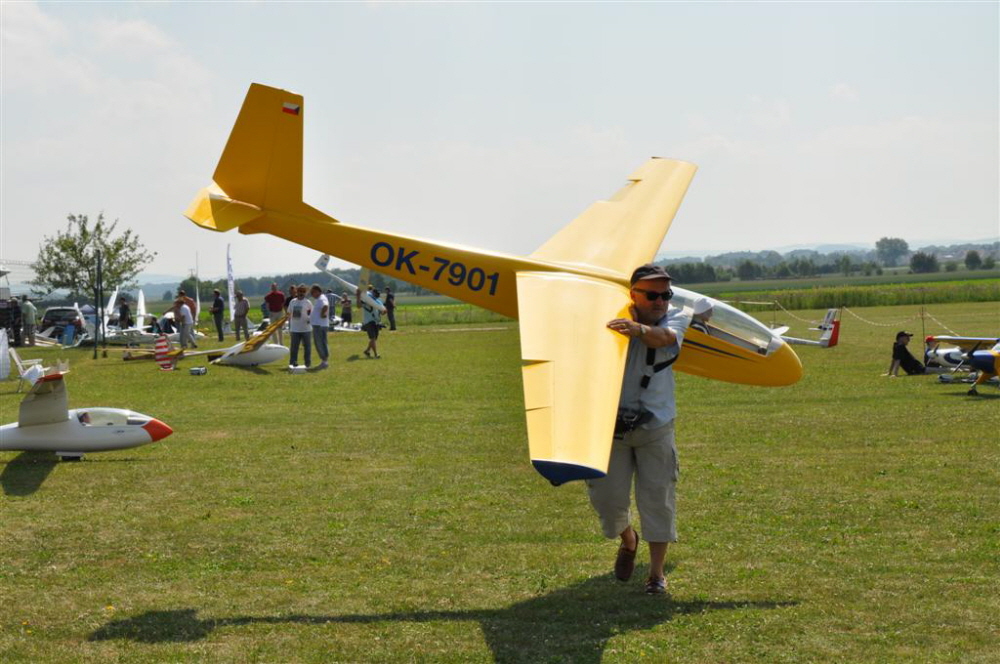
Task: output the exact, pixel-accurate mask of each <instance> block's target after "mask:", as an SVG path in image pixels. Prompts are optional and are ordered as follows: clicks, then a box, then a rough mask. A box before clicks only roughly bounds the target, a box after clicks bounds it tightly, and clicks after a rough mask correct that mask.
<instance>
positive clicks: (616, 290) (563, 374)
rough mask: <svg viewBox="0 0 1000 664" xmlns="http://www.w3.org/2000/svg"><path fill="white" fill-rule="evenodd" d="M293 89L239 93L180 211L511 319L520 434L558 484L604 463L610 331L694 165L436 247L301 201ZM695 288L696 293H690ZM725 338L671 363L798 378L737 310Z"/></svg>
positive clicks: (725, 322)
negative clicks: (496, 242) (516, 339)
mask: <svg viewBox="0 0 1000 664" xmlns="http://www.w3.org/2000/svg"><path fill="white" fill-rule="evenodd" d="M304 119H305V105H304V103H303V98H302V96H301V95H298V94H295V93H292V92H287V91H285V90H280V89H277V88H272V87H268V86H264V85H260V84H256V83H255V84H252V85H251V86H250V90H249V91H248V92H247V96H246V99H245V100H244V102H243V107H242V109H241V110H240V113H239V116H238V117H237V120H236V124H235V126H234V127H233V130H232V133H231V134H230V136H229V141H228V142H227V143H226V147H225V150H224V151H223V153H222V157H221V159H220V160H219V164H218V166H217V167H216V169H215V173H214V175H213V178H212V179H213V182H212V184H210V185H209V186H208V187H206V188H205V189H203V190H201V191H200V192H199V193H198V194H197V196H196V197H195V199H194V201H193V202H192V203H191V205H190V206H189V207H188V209H187V210H186V211H185V213H184V214H185V216H187V217H188V218H189V219H190V220H191V221H193V222H194V223H195V224H197V225H199V226H201V227H202V228H206V229H209V230H213V231H219V232H225V231H229V230H232V229H234V228H238V229H239V232H240V233H269V234H272V235H275V236H278V237H282V238H285V239H287V240H290V241H292V242H295V243H297V244H301V245H304V246H307V247H311V248H314V249H316V250H318V251H320V252H323V253H330V254H333V255H335V256H337V257H338V258H341V259H343V260H346V261H349V262H351V263H355V264H358V265H362V266H365V267H368V268H371V269H374V270H377V271H379V272H381V273H383V274H386V275H389V276H391V277H393V278H397V279H401V280H404V281H408V282H410V283H414V284H417V285H419V286H422V287H424V288H427V289H430V290H433V291H436V292H438V293H441V294H443V295H448V296H450V297H454V298H457V299H460V300H463V301H466V302H469V303H472V304H474V305H477V306H480V307H483V308H485V309H489V310H491V311H495V312H497V313H500V314H503V315H505V316H509V317H511V318H516V319H518V320H519V324H520V333H521V357H522V360H523V366H522V376H523V381H524V401H525V411H526V417H527V428H528V443H529V448H530V454H531V459H532V463H533V464H534V466H535V468H536V469H538V471H539V472H540V473H541V474H542V475H544V476H545V477H546V478H547V479H549V480H550V481H551V482H553V483H554V484H560V483H562V482H566V481H569V480H575V479H586V478H594V477H601V476H603V475H604V474H605V472H606V471H607V465H608V458H609V453H610V447H611V442H612V432H613V430H614V422H615V415H616V412H617V406H618V398H619V391H620V386H621V381H622V376H623V374H624V367H625V357H626V351H627V345H628V340H627V339H625V338H624V337H622V336H621V335H619V334H616V333H614V332H612V331H611V330H609V329H608V328H607V327H606V323H607V322H608V321H609V320H611V319H613V318H616V317H623V316H627V315H628V305H629V303H630V298H629V277H630V275H631V273H632V271H633V270H634V269H635V268H636V267H637V266H639V265H641V264H644V263H648V262H649V261H651V260H652V259H653V257H654V254H655V253H656V251H657V250H658V249H659V247H660V244H661V242H662V241H663V237H664V235H665V234H666V232H667V230H668V228H669V227H670V223H671V221H672V220H673V218H674V215H675V213H676V212H677V209H678V207H679V206H680V204H681V200H682V198H683V197H684V193H685V192H686V191H687V187H688V184H689V183H690V182H691V179H692V177H693V176H694V172H695V170H696V167H695V166H694V164H690V163H686V162H683V161H676V160H672V159H658V158H654V159H650V160H649V161H647V162H646V163H644V164H643V165H642V166H640V167H639V168H638V169H637V170H636V171H635V172H634V173H632V175H631V176H629V178H628V182H627V184H626V185H625V186H624V187H623V188H622V189H621V190H620V191H618V193H616V194H615V195H614V196H612V197H611V198H610V199H608V200H604V201H598V202H596V203H594V204H593V205H592V206H591V207H590V208H588V209H587V210H586V211H584V212H583V214H582V215H580V216H579V217H578V218H577V219H576V220H574V221H573V222H571V223H570V224H569V225H568V226H566V227H564V228H563V229H562V230H560V231H559V232H558V233H556V234H555V235H554V236H553V237H552V238H550V239H549V240H548V241H547V242H546V243H545V244H543V245H542V246H541V247H540V248H539V249H538V250H536V251H535V252H534V253H532V254H531V255H530V256H525V257H521V256H512V255H505V254H501V253H497V252H491V251H481V250H477V249H471V248H468V247H462V246H458V245H453V244H444V243H438V242H431V241H428V240H423V239H419V238H414V237H406V236H402V235H396V234H393V233H387V232H383V231H376V230H371V229H367V228H362V227H360V226H353V225H349V224H346V223H342V222H340V221H338V220H337V219H334V218H333V217H330V216H328V215H326V214H324V213H322V212H320V211H319V210H317V209H315V208H313V207H311V206H309V205H308V204H306V203H305V202H304V201H303V200H302V145H303V143H302V137H303V127H302V125H303V120H304ZM692 295H694V294H692ZM713 324H714V325H715V326H716V328H717V329H719V330H720V331H724V332H726V333H727V334H728V335H729V336H726V337H725V338H723V337H722V336H721V335H720V336H712V335H710V334H705V333H703V332H700V331H698V330H696V329H690V330H689V331H688V333H687V335H685V339H684V347H683V351H682V352H681V354H680V357H679V359H678V360H677V362H676V363H675V364H674V368H676V369H677V370H679V371H685V372H687V373H691V374H695V375H698V376H705V377H708V378H715V379H719V380H726V381H732V382H737V383H746V384H751V385H790V384H792V383H794V382H796V381H797V380H798V379H799V378H800V376H801V374H802V366H801V364H800V363H799V359H798V357H797V356H796V355H795V352H794V351H793V350H792V349H791V347H790V346H789V345H788V344H787V343H786V342H785V341H784V340H782V339H781V337H780V336H776V335H774V334H773V333H772V332H771V331H770V330H769V329H768V328H767V327H766V326H764V325H763V324H762V323H760V322H759V321H757V320H755V319H754V318H752V317H751V316H748V315H746V314H744V313H742V312H740V311H738V310H736V309H731V310H727V311H726V314H725V315H724V316H721V315H720V316H716V320H715V321H713Z"/></svg>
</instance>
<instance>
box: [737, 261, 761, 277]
mask: <svg viewBox="0 0 1000 664" xmlns="http://www.w3.org/2000/svg"><path fill="white" fill-rule="evenodd" d="M762 273H763V270H762V269H761V267H760V265H758V264H757V263H754V262H753V261H751V260H745V261H742V262H741V263H740V264H739V265H737V266H736V276H737V277H739V278H740V281H749V280H751V279H757V278H759V277H760V276H761V274H762Z"/></svg>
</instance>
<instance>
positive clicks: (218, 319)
mask: <svg viewBox="0 0 1000 664" xmlns="http://www.w3.org/2000/svg"><path fill="white" fill-rule="evenodd" d="M212 295H214V296H215V299H213V300H212V318H213V319H214V320H215V331H216V332H218V333H219V341H222V340H223V339H225V337H224V336H223V335H222V314H223V312H224V311H225V310H226V303H225V302H224V301H223V300H222V292H221V291H220V290H219V289H218V288H216V289H213V290H212Z"/></svg>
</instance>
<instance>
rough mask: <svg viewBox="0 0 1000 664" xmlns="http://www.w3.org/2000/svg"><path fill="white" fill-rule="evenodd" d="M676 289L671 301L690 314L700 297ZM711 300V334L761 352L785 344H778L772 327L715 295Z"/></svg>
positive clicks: (707, 326) (707, 321) (706, 323)
mask: <svg viewBox="0 0 1000 664" xmlns="http://www.w3.org/2000/svg"><path fill="white" fill-rule="evenodd" d="M673 290H674V297H673V298H672V299H671V301H670V304H671V305H673V306H675V307H683V308H685V309H686V310H687V311H688V312H689V313H690V312H692V311H693V309H694V303H695V300H697V299H698V298H699V297H700V296H699V295H697V294H695V293H693V292H692V291H689V290H685V289H683V288H674V289H673ZM707 299H708V301H709V303H710V304H711V305H712V309H711V315H710V316H708V318H707V320H705V322H704V325H705V327H706V328H707V329H708V335H709V336H711V337H714V338H716V339H721V340H722V341H725V342H727V343H731V344H733V345H735V346H739V347H741V348H745V349H747V350H749V351H752V352H754V353H759V354H761V355H767V354H769V353H770V352H772V351H774V350H776V349H777V348H778V347H779V346H780V345H781V344H780V339H778V342H779V343H775V339H776V337H775V336H774V335H773V334H772V333H771V330H769V329H768V328H767V327H765V326H764V325H763V324H762V323H760V322H758V321H757V320H756V319H755V318H752V317H750V316H748V315H747V314H745V313H743V312H742V311H740V310H739V309H736V308H735V307H731V306H729V305H728V304H726V303H725V302H720V301H719V300H715V299H713V298H707Z"/></svg>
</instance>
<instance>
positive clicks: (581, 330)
mask: <svg viewBox="0 0 1000 664" xmlns="http://www.w3.org/2000/svg"><path fill="white" fill-rule="evenodd" d="M517 300H518V302H517V305H518V311H519V312H520V316H519V319H520V329H521V358H522V369H521V372H522V375H523V379H524V408H525V411H526V412H527V421H528V445H529V448H530V453H531V462H532V464H534V466H535V468H536V469H537V470H538V472H540V473H541V474H542V475H543V476H545V478H546V479H548V480H549V481H550V482H552V483H553V484H562V483H564V482H568V481H570V480H576V479H590V478H597V477H602V476H604V474H605V473H606V472H607V469H608V458H609V456H610V451H611V442H612V435H613V433H614V426H615V414H616V413H617V410H618V396H619V393H620V392H621V383H622V374H623V373H624V371H625V353H626V350H627V348H628V340H627V339H625V338H624V337H622V336H621V335H619V334H616V333H614V332H612V331H611V330H609V329H608V328H607V326H606V324H607V322H608V321H609V320H611V319H612V318H615V317H616V316H627V315H628V311H627V309H626V308H625V306H624V303H627V302H628V301H629V298H628V292H627V290H626V289H625V287H624V286H621V285H619V284H614V283H610V282H607V281H604V280H601V279H591V278H587V277H581V276H576V275H570V274H561V273H556V272H519V273H518V274H517Z"/></svg>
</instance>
